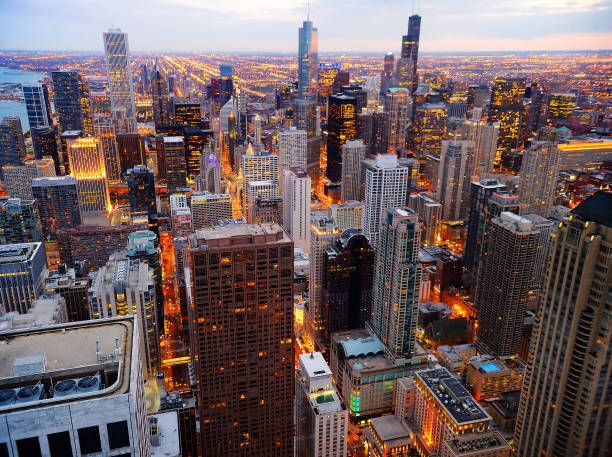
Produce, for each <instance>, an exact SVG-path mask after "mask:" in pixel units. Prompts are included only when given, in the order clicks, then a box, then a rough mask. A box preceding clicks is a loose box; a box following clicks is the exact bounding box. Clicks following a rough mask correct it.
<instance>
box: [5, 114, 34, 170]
mask: <svg viewBox="0 0 612 457" xmlns="http://www.w3.org/2000/svg"><path fill="white" fill-rule="evenodd" d="M0 128H2V130H0V132H3V133H2V136H1V137H0V139H1V140H2V142H3V143H4V140H5V138H3V137H4V134H5V133H4V132H6V131H7V128H8V131H10V132H11V133H12V135H11V138H12V140H11V141H10V143H11V146H13V147H14V148H16V150H17V156H18V157H19V159H20V160H25V158H26V155H27V151H26V147H25V140H24V137H23V127H22V126H21V118H20V117H19V116H4V117H3V118H2V123H0ZM13 141H14V142H13ZM0 144H2V143H0ZM0 147H2V146H0Z"/></svg>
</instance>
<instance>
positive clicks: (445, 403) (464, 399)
mask: <svg viewBox="0 0 612 457" xmlns="http://www.w3.org/2000/svg"><path fill="white" fill-rule="evenodd" d="M415 376H416V377H417V378H419V379H420V380H421V381H422V383H423V384H424V385H425V387H426V388H427V390H429V392H430V393H431V394H432V395H433V397H434V398H435V399H436V400H437V403H438V404H439V405H440V406H442V407H443V408H444V409H445V410H446V412H447V413H448V414H449V415H450V416H451V417H452V418H453V419H454V421H455V422H456V423H457V424H459V425H461V424H468V423H471V422H480V421H489V420H490V419H491V417H490V416H489V415H488V414H487V413H486V412H485V411H484V410H483V409H482V408H481V407H480V405H479V404H478V403H476V400H474V397H472V395H470V393H469V392H468V391H467V389H466V388H465V386H464V385H463V384H462V383H461V381H459V380H458V379H457V378H455V377H454V376H453V375H451V374H450V373H449V372H448V370H446V369H445V368H436V369H433V370H424V371H419V372H417V373H416V374H415Z"/></svg>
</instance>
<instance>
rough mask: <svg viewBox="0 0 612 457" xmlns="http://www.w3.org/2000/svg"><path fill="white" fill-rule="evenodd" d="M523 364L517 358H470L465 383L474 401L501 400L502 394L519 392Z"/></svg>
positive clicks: (482, 356)
mask: <svg viewBox="0 0 612 457" xmlns="http://www.w3.org/2000/svg"><path fill="white" fill-rule="evenodd" d="M524 374H525V364H524V363H523V362H522V361H521V359H519V358H501V359H498V358H494V357H491V356H489V355H481V356H476V357H472V358H471V359H470V360H469V363H468V364H467V369H466V372H465V382H466V384H467V385H468V386H469V387H470V389H471V392H472V395H473V396H474V398H475V399H476V401H484V400H487V399H492V398H501V396H502V394H504V393H507V392H514V391H517V390H521V386H522V385H523V375H524Z"/></svg>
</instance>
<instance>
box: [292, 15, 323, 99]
mask: <svg viewBox="0 0 612 457" xmlns="http://www.w3.org/2000/svg"><path fill="white" fill-rule="evenodd" d="M318 49H319V32H318V31H317V29H316V28H314V27H313V26H312V22H311V21H310V20H306V21H304V23H303V25H302V27H301V28H300V30H299V37H298V91H297V98H298V99H300V100H314V101H316V97H317V80H318V66H319V54H318Z"/></svg>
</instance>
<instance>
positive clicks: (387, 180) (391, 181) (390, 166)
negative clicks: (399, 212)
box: [362, 154, 410, 339]
mask: <svg viewBox="0 0 612 457" xmlns="http://www.w3.org/2000/svg"><path fill="white" fill-rule="evenodd" d="M362 173H363V174H364V175H365V204H366V209H365V218H364V228H363V232H364V233H365V235H366V236H367V237H368V238H369V239H370V242H371V243H372V246H374V247H375V248H378V240H379V235H380V231H381V224H382V223H383V221H384V220H385V219H386V215H387V210H388V209H391V208H401V207H403V206H404V205H405V204H406V192H407V190H408V178H409V173H410V171H409V169H408V168H407V167H404V166H402V165H401V164H400V163H399V161H398V159H397V156H396V155H394V154H379V155H377V156H376V158H375V159H367V160H364V161H363V171H362ZM381 339H382V338H381Z"/></svg>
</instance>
